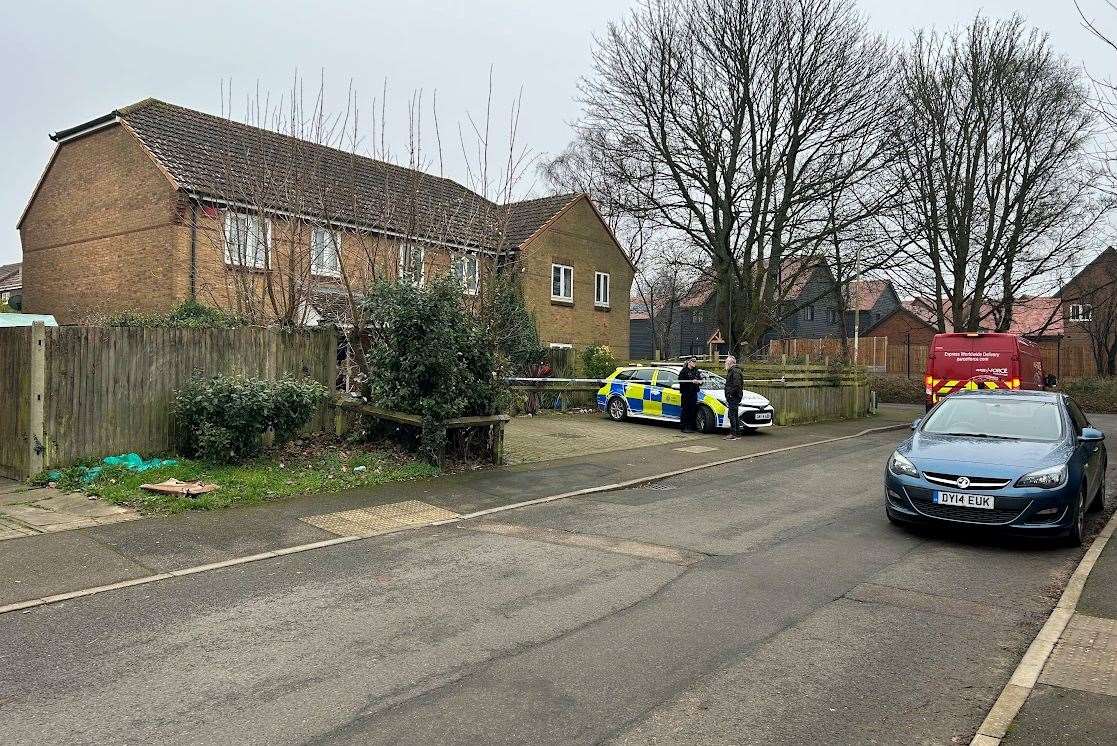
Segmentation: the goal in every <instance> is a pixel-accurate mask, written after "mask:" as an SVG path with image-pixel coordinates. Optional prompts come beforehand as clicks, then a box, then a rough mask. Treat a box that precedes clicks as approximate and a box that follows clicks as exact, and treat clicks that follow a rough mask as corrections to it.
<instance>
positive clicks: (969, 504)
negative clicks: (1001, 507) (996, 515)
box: [935, 492, 993, 510]
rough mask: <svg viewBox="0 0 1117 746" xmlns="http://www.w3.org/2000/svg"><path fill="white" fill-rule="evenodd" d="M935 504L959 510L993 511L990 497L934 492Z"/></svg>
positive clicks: (991, 497)
mask: <svg viewBox="0 0 1117 746" xmlns="http://www.w3.org/2000/svg"><path fill="white" fill-rule="evenodd" d="M935 502H937V503H938V504H939V505H957V506H958V507H961V508H983V509H985V510H992V509H993V496H992V495H967V494H965V493H964V492H936V493H935Z"/></svg>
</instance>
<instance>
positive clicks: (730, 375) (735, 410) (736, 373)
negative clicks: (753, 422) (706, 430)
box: [725, 355, 745, 440]
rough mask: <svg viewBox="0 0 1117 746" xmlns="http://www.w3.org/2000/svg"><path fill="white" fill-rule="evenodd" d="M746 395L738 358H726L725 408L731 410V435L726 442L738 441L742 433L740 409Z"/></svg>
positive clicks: (743, 376)
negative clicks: (738, 435) (738, 436)
mask: <svg viewBox="0 0 1117 746" xmlns="http://www.w3.org/2000/svg"><path fill="white" fill-rule="evenodd" d="M744 394H745V374H744V373H743V372H742V371H741V366H739V365H737V358H735V357H733V356H732V355H729V356H728V357H726V358H725V407H726V409H728V410H729V435H726V436H725V439H726V440H736V439H737V434H738V433H739V432H740V431H741V422H740V409H739V407H740V406H741V398H742V397H743V396H744Z"/></svg>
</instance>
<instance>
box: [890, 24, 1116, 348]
mask: <svg viewBox="0 0 1117 746" xmlns="http://www.w3.org/2000/svg"><path fill="white" fill-rule="evenodd" d="M898 77H899V81H900V88H901V96H900V98H901V105H900V106H899V107H898V109H897V110H896V113H895V116H894V117H893V118H892V120H891V125H890V127H889V136H890V141H891V142H892V143H893V144H894V145H895V148H896V150H895V158H894V160H893V161H892V163H893V166H892V176H893V178H894V180H895V185H896V187H897V189H899V190H900V191H901V194H902V195H903V199H902V201H901V204H900V207H899V209H897V210H895V211H893V212H892V213H891V215H890V218H889V224H888V228H889V230H890V233H891V235H892V236H893V237H894V239H895V242H896V245H897V246H898V248H899V249H900V250H902V251H903V252H904V253H905V254H906V255H907V256H908V257H909V258H910V259H911V260H912V266H910V267H908V268H907V270H906V274H907V275H908V276H909V277H912V278H914V279H915V281H916V282H917V283H918V284H919V285H922V286H923V287H924V288H929V287H933V288H934V298H933V305H934V306H935V312H936V314H937V317H938V327H939V329H940V330H941V331H946V330H947V329H948V328H950V329H952V330H954V331H976V330H977V329H979V328H980V327H981V325H982V323H983V321H986V320H987V319H989V318H993V317H995V318H996V320H997V328H998V329H999V330H1001V331H1004V330H1007V329H1008V328H1009V326H1010V325H1011V324H1012V318H1013V304H1014V303H1015V301H1016V299H1017V298H1020V297H1021V296H1023V295H1026V294H1029V293H1031V294H1035V293H1036V292H1039V291H1042V290H1043V289H1044V283H1045V282H1048V283H1049V282H1051V281H1052V279H1053V278H1054V276H1055V274H1056V273H1057V271H1058V269H1059V268H1061V267H1062V266H1064V265H1065V264H1067V263H1069V262H1070V261H1071V260H1072V259H1074V258H1075V257H1077V256H1078V255H1079V254H1080V253H1081V252H1082V251H1083V250H1084V249H1085V248H1086V247H1087V245H1088V243H1089V241H1090V239H1091V234H1092V231H1093V230H1094V228H1095V226H1096V225H1097V224H1098V221H1099V220H1100V219H1101V217H1102V215H1103V214H1104V213H1105V211H1106V205H1105V204H1104V203H1103V202H1101V201H1100V200H1099V199H1098V197H1099V196H1100V195H1099V194H1098V193H1097V191H1096V190H1095V189H1094V187H1093V182H1094V181H1095V179H1096V177H1097V170H1096V168H1094V167H1093V163H1092V161H1091V158H1090V155H1091V154H1090V147H1091V138H1092V136H1093V134H1094V120H1095V117H1094V114H1093V112H1092V111H1091V109H1090V107H1089V105H1088V95H1087V91H1086V89H1085V87H1084V86H1083V85H1082V81H1081V79H1080V75H1079V73H1078V72H1077V71H1076V69H1075V68H1074V67H1073V66H1072V65H1071V64H1070V63H1069V62H1068V61H1067V60H1066V59H1064V58H1061V57H1059V56H1058V55H1056V54H1055V53H1054V51H1053V50H1052V49H1051V47H1050V44H1049V43H1048V39H1047V37H1046V36H1045V35H1043V34H1041V33H1040V32H1038V31H1036V30H1028V29H1026V28H1025V25H1024V22H1023V20H1022V19H1020V18H1012V19H1009V20H1005V21H998V22H992V21H989V20H986V19H984V18H981V17H978V18H977V19H975V20H974V21H973V23H971V24H970V25H969V26H968V27H967V28H965V29H959V30H953V31H950V32H946V33H938V32H919V33H918V34H917V35H916V36H915V38H914V39H913V40H912V41H911V43H910V44H909V45H908V47H907V49H906V50H905V52H904V54H903V55H902V62H901V65H900V70H899V73H898Z"/></svg>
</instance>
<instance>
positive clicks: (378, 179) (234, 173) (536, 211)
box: [116, 99, 579, 249]
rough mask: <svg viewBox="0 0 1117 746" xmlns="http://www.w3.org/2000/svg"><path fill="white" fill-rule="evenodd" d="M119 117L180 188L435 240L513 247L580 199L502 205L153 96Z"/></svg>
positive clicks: (441, 181) (452, 185) (437, 180)
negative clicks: (503, 237)
mask: <svg viewBox="0 0 1117 746" xmlns="http://www.w3.org/2000/svg"><path fill="white" fill-rule="evenodd" d="M116 114H117V115H118V116H119V117H120V118H121V119H122V120H123V121H124V123H125V125H126V126H127V127H129V128H130V129H131V130H132V131H133V132H134V133H135V134H136V136H137V137H138V138H139V139H140V141H141V142H142V143H143V144H144V146H145V147H146V148H147V149H148V150H149V151H151V153H152V154H153V155H154V157H155V158H156V159H157V160H158V161H159V163H160V164H161V165H162V166H163V168H164V169H166V171H167V173H169V174H170V176H171V177H172V178H173V179H174V181H175V182H176V183H177V185H178V186H179V188H181V189H183V190H185V191H187V192H190V193H192V194H196V195H199V196H201V197H203V198H210V199H214V200H216V201H220V202H231V203H243V204H247V205H250V206H253V207H262V208H263V209H266V210H276V211H281V212H289V213H293V214H298V215H308V216H313V217H316V218H319V219H326V220H330V221H332V222H336V223H339V224H348V225H353V226H356V227H360V228H366V229H372V230H383V231H387V232H392V233H398V234H402V235H406V236H414V237H416V238H419V239H424V240H428V241H432V242H435V243H451V244H460V245H464V246H470V247H477V248H490V249H495V248H497V247H498V244H500V243H501V237H502V236H503V235H507V240H505V241H504V242H503V244H504V245H505V246H512V247H518V246H520V245H521V244H522V242H523V241H522V240H519V239H520V238H521V237H522V239H523V240H526V239H527V238H529V237H530V236H532V235H534V233H535V232H536V231H538V230H539V229H540V228H541V227H542V226H543V225H544V224H546V222H547V221H549V220H550V219H552V218H553V217H554V216H555V215H556V214H557V213H558V211H560V210H561V209H562V208H563V207H565V206H566V205H567V204H569V203H570V202H571V201H572V200H573V199H574V198H575V197H577V196H579V195H561V196H558V197H544V198H542V199H533V200H526V201H524V202H516V203H512V204H509V205H505V206H501V205H497V204H495V203H493V202H491V201H489V200H487V199H485V198H484V197H482V196H481V195H479V194H477V193H476V192H474V191H472V190H470V189H468V188H466V187H464V186H462V185H461V184H458V183H457V182H455V181H452V180H450V179H446V178H442V177H439V176H432V175H430V174H426V173H423V172H420V171H416V170H413V169H409V168H403V167H401V166H396V165H393V164H390V163H386V162H384V161H378V160H374V159H372V158H366V157H364V156H360V155H355V154H353V153H349V152H345V151H343V150H338V149H335V148H330V147H326V146H324V145H318V144H315V143H312V142H309V141H306V140H299V139H297V138H294V137H289V136H287V135H282V134H280V133H277V132H272V131H270V130H265V129H260V128H258V127H251V126H248V125H245V124H241V123H239V122H235V121H232V120H230V119H226V118H223V117H218V116H213V115H211V114H205V113H203V112H200V111H195V110H193V109H186V108H183V107H181V106H175V105H173V104H169V103H166V102H163V101H159V100H156V99H145V100H143V101H140V102H139V103H136V104H133V105H131V106H128V107H125V108H123V109H120V110H118V111H117V112H116ZM506 223H507V226H508V230H507V232H506V231H505V225H506Z"/></svg>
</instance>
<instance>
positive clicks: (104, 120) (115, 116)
mask: <svg viewBox="0 0 1117 746" xmlns="http://www.w3.org/2000/svg"><path fill="white" fill-rule="evenodd" d="M119 118H120V112H118V111H110V112H109V113H108V114H105V115H103V116H99V117H97V118H96V119H90V120H89V121H88V122H85V123H84V124H79V125H77V126H76V127H70V128H68V129H64V130H59V131H58V132H54V133H52V134H51V135H50V139H51V140H54V141H55V142H57V143H62V142H66V141H67V140H73V139H74V138H76V137H81V136H82V135H88V134H89V133H91V132H96V131H97V130H99V129H103V128H105V127H108V126H109V125H111V124H116V122H117V121H118V120H119Z"/></svg>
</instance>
